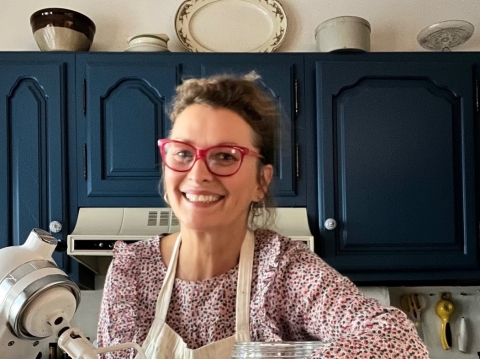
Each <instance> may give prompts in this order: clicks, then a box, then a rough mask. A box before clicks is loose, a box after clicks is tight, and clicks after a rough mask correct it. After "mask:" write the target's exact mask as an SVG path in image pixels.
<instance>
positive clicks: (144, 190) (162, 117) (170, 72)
mask: <svg viewBox="0 0 480 359" xmlns="http://www.w3.org/2000/svg"><path fill="white" fill-rule="evenodd" d="M132 55H133V56H132ZM143 55H145V54H143ZM146 55H147V56H141V57H140V56H138V55H137V54H131V53H125V54H79V55H77V63H76V67H77V75H76V87H77V102H76V103H77V109H76V111H77V119H78V121H77V138H76V143H77V148H76V153H77V159H76V163H77V166H76V169H75V170H76V181H75V182H76V185H77V186H78V187H77V189H76V191H78V192H77V194H78V202H77V203H76V206H78V207H161V206H164V202H163V199H162V198H161V196H160V195H159V188H158V186H159V179H160V169H161V166H160V163H161V158H160V153H159V151H158V148H157V139H159V138H163V137H166V136H167V135H168V129H169V120H168V118H167V106H168V103H169V101H170V100H171V98H172V96H173V94H174V89H175V86H176V85H177V84H178V83H180V80H181V67H180V64H179V62H178V59H177V57H176V56H166V57H159V56H155V55H152V56H148V54H146ZM172 55H173V54H172ZM75 210H76V208H73V209H72V211H75Z"/></svg>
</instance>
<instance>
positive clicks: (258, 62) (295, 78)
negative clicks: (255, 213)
mask: <svg viewBox="0 0 480 359" xmlns="http://www.w3.org/2000/svg"><path fill="white" fill-rule="evenodd" d="M272 55H274V56H272ZM197 61H198V63H200V74H199V75H200V76H201V77H206V76H211V75H214V74H224V73H227V74H232V73H233V74H241V75H244V74H246V73H249V72H251V71H255V72H256V73H257V74H259V75H260V76H261V79H260V81H259V83H260V84H261V86H264V87H265V88H266V89H267V90H268V91H270V92H271V93H272V95H273V96H274V97H275V99H276V100H277V103H278V105H279V108H280V111H281V126H280V130H279V137H278V138H279V141H278V151H277V156H276V162H277V163H276V166H275V173H274V180H273V183H272V186H273V187H272V188H273V193H274V196H275V200H276V203H277V205H279V206H292V207H294V206H305V205H306V179H305V177H306V174H305V172H306V169H305V166H304V159H303V158H302V159H301V158H299V152H300V153H302V150H303V148H300V147H301V146H303V145H304V143H305V141H304V135H305V133H304V127H305V126H304V123H303V121H304V117H303V115H302V113H301V111H300V110H299V103H300V101H299V96H300V94H299V91H298V88H299V86H301V85H303V75H304V70H303V56H301V55H293V54H255V55H251V54H235V55H233V54H230V55H227V54H222V55H208V56H203V57H200V56H199V57H198V59H197Z"/></svg>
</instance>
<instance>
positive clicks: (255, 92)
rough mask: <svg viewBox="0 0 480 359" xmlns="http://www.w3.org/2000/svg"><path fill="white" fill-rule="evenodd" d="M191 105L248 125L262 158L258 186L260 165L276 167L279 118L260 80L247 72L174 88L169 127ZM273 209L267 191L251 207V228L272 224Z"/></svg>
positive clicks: (188, 82)
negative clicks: (225, 113)
mask: <svg viewBox="0 0 480 359" xmlns="http://www.w3.org/2000/svg"><path fill="white" fill-rule="evenodd" d="M193 104H202V105H206V106H210V107H212V108H226V109H229V110H230V111H233V112H235V113H236V114H238V115H239V116H240V117H242V118H243V119H244V120H245V122H247V123H248V124H249V125H250V127H251V128H252V130H253V132H254V138H253V145H254V146H255V147H256V148H258V149H259V152H260V154H261V155H262V156H263V159H261V160H260V161H259V166H258V171H257V174H258V177H257V179H258V181H259V182H260V181H261V180H262V172H261V171H262V167H263V165H267V164H271V165H275V157H276V156H275V154H276V149H277V136H278V131H279V124H280V114H279V110H278V107H277V104H276V102H275V98H274V96H273V93H269V92H268V90H267V88H266V86H265V85H263V83H261V81H260V76H259V75H257V74H256V73H255V72H250V73H249V74H247V75H245V76H241V77H238V76H233V75H215V76H212V77H207V78H200V79H188V80H185V81H184V82H183V83H182V84H181V85H179V86H178V87H177V89H176V95H175V97H174V98H173V101H172V103H171V113H170V119H171V121H172V124H174V123H175V120H176V118H177V116H178V115H179V114H180V113H181V112H182V111H183V110H185V109H186V108H187V107H188V106H190V105H193ZM262 202H263V203H262ZM274 207H275V202H274V199H273V194H272V190H271V188H267V190H266V192H265V195H264V198H263V200H262V201H260V202H253V203H252V207H251V216H250V218H251V223H250V224H251V225H252V226H253V227H266V226H268V225H269V224H271V223H272V222H273V220H274ZM264 209H265V210H264ZM259 217H263V221H261V222H263V223H259V221H258V218H259Z"/></svg>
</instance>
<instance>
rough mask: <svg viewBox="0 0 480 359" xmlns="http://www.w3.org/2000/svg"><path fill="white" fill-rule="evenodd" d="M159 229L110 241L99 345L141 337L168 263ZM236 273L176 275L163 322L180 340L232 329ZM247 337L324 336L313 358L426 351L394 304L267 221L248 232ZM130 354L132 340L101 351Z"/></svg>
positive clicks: (396, 357) (212, 337) (199, 342)
mask: <svg viewBox="0 0 480 359" xmlns="http://www.w3.org/2000/svg"><path fill="white" fill-rule="evenodd" d="M162 237H163V236H157V237H154V238H152V239H150V240H147V241H139V242H136V243H134V244H130V245H127V244H125V243H124V242H116V245H115V248H114V258H113V260H112V263H111V265H110V268H109V270H108V273H107V277H106V280H105V287H104V294H103V299H102V305H101V311H100V318H99V328H98V344H99V346H108V345H114V344H119V343H124V342H130V341H133V342H136V343H138V344H140V345H141V344H142V343H143V341H144V340H145V338H146V336H147V333H148V331H149V328H150V325H151V324H152V322H153V318H154V315H155V305H156V301H157V296H158V293H159V291H160V288H161V286H162V283H163V279H164V277H165V274H166V271H167V268H166V266H165V264H164V262H163V260H162V255H161V253H160V250H159V245H160V240H161V239H162ZM237 275H238V266H237V267H235V268H233V269H231V270H229V271H228V272H226V273H224V274H222V275H220V276H218V277H214V278H211V279H208V280H204V281H198V282H197V281H184V280H181V279H178V278H177V279H175V284H174V288H173V292H172V297H171V300H170V305H169V309H168V315H167V319H166V321H167V324H168V325H169V326H170V327H171V328H172V329H173V330H175V332H176V333H178V334H179V335H180V336H181V337H182V338H183V340H184V341H185V343H186V344H187V345H188V347H189V348H191V349H196V348H199V347H201V346H204V345H206V344H208V343H210V342H213V341H218V340H221V339H223V338H226V337H229V336H231V335H233V334H234V332H235V302H236V286H237ZM250 336H251V339H252V341H260V342H264V341H280V340H283V341H309V340H318V341H323V342H326V343H327V344H326V345H324V346H321V347H319V348H318V349H316V351H315V352H314V353H313V354H312V356H311V358H312V359H316V358H324V359H327V358H328V359H330V358H331V359H346V358H350V359H354V358H355V359H363V358H369V359H372V358H374V359H377V358H392V359H401V358H425V359H427V358H428V357H429V356H428V352H427V349H426V347H425V345H424V344H423V342H422V341H421V340H420V338H419V337H418V335H417V332H416V330H415V327H414V325H413V323H412V322H411V321H410V320H409V319H408V318H407V317H406V315H405V314H404V313H403V312H402V311H400V310H399V309H397V308H394V307H384V306H382V305H380V303H379V302H378V301H377V300H375V299H369V298H366V297H365V296H364V295H363V294H362V293H361V292H360V291H359V290H358V289H357V287H356V286H355V285H354V284H353V283H352V282H351V281H350V280H349V279H348V278H346V277H344V276H342V275H340V274H339V273H338V272H337V271H335V270H334V269H333V268H331V267H330V266H329V265H327V264H326V263H325V262H324V261H323V260H322V259H321V258H320V257H318V256H317V255H316V254H314V253H313V252H311V251H310V249H309V248H308V247H307V246H306V245H305V244H304V243H302V242H296V241H292V240H290V239H289V238H287V237H284V236H282V235H280V234H278V233H276V232H273V231H270V230H257V231H255V253H254V263H253V274H252V290H251V300H250ZM134 356H135V351H134V350H133V349H132V350H124V351H117V352H112V353H106V354H103V356H102V358H105V359H107V358H108V359H120V358H122V359H124V358H125V359H126V358H128V359H130V358H134Z"/></svg>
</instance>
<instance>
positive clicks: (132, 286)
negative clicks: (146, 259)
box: [97, 241, 139, 359]
mask: <svg viewBox="0 0 480 359" xmlns="http://www.w3.org/2000/svg"><path fill="white" fill-rule="evenodd" d="M138 270H139V269H138V266H137V265H136V260H135V252H134V249H133V248H132V246H128V245H127V244H126V243H124V242H121V241H117V242H116V243H115V247H114V250H113V259H112V262H111V264H110V267H109V268H108V272H107V275H106V278H105V286H104V290H103V297H102V303H101V307H100V317H99V322H98V331H97V340H98V345H99V347H106V346H110V345H115V344H119V343H126V342H132V341H136V337H137V330H136V328H137V325H136V323H135V313H136V308H137V300H136V298H137V297H138V296H137V286H136V278H138ZM134 356H135V351H134V350H133V349H129V350H120V351H115V352H111V353H105V354H102V355H100V358H101V359H133V358H134Z"/></svg>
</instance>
